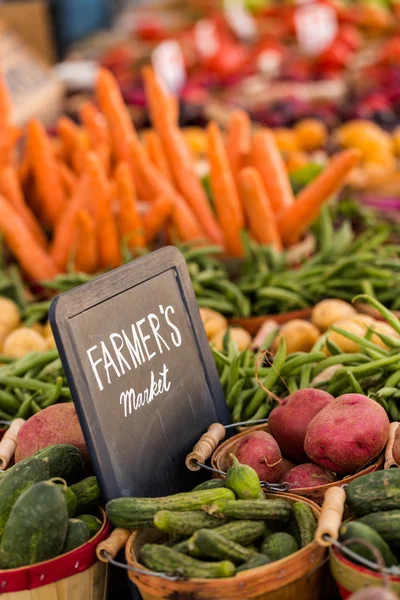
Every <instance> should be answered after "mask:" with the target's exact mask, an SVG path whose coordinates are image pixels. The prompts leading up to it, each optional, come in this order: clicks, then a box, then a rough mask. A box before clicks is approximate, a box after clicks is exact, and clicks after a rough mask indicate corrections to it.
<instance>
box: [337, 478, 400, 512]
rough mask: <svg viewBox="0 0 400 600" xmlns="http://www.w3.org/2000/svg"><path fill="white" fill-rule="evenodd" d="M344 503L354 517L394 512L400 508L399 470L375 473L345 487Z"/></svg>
mask: <svg viewBox="0 0 400 600" xmlns="http://www.w3.org/2000/svg"><path fill="white" fill-rule="evenodd" d="M346 502H347V505H348V507H349V509H350V511H351V512H352V513H353V514H354V516H356V517H363V516H364V515H368V514H369V513H372V512H381V511H387V510H396V509H398V508H399V506H400V469H389V470H386V471H375V472H374V473H370V474H369V475H364V476H363V477H360V478H358V479H354V481H352V482H351V483H349V485H348V486H347V487H346Z"/></svg>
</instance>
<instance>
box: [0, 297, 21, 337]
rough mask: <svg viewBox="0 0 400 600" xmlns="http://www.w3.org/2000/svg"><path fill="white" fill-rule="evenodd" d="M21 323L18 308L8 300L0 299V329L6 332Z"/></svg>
mask: <svg viewBox="0 0 400 600" xmlns="http://www.w3.org/2000/svg"><path fill="white" fill-rule="evenodd" d="M20 322H21V315H20V312H19V308H18V306H17V305H16V304H15V302H13V301H12V300H9V299H8V298H0V328H3V329H4V330H6V329H8V331H13V329H16V328H17V327H18V325H19V324H20Z"/></svg>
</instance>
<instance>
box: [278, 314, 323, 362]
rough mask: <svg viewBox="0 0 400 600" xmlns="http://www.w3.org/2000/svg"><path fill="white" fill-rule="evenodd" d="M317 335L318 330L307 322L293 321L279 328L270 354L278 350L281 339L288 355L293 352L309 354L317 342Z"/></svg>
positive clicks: (318, 333)
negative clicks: (284, 343)
mask: <svg viewBox="0 0 400 600" xmlns="http://www.w3.org/2000/svg"><path fill="white" fill-rule="evenodd" d="M319 335H320V331H319V329H317V328H316V327H315V325H313V324H312V323H310V322H309V321H303V320H302V319H293V320H292V321H289V322H288V323H285V324H284V325H282V327H281V328H280V330H279V332H278V335H277V336H276V338H275V340H274V343H273V344H272V352H276V351H277V350H278V348H279V344H280V342H281V338H282V337H283V339H284V340H285V342H286V352H287V353H288V354H292V353H293V352H309V351H310V350H311V348H312V347H313V346H314V344H315V342H316V341H317V340H318V338H319Z"/></svg>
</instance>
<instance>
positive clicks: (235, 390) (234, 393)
mask: <svg viewBox="0 0 400 600" xmlns="http://www.w3.org/2000/svg"><path fill="white" fill-rule="evenodd" d="M244 383H245V381H244V379H239V380H238V381H237V382H236V383H235V384H234V386H233V387H232V389H231V390H230V391H228V393H227V398H226V403H227V405H228V408H230V409H232V408H233V407H234V406H235V402H236V401H237V399H238V398H239V396H240V392H241V391H242V390H243V386H244Z"/></svg>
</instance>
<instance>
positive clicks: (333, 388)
mask: <svg viewBox="0 0 400 600" xmlns="http://www.w3.org/2000/svg"><path fill="white" fill-rule="evenodd" d="M344 375H346V372H344ZM333 379H334V377H332V379H331V380H330V382H329V385H328V392H329V394H332V396H335V398H337V397H338V396H340V395H342V394H344V393H346V390H347V389H349V392H350V391H351V388H349V383H348V381H349V380H348V378H347V377H342V378H341V379H338V380H337V381H334V380H333Z"/></svg>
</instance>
